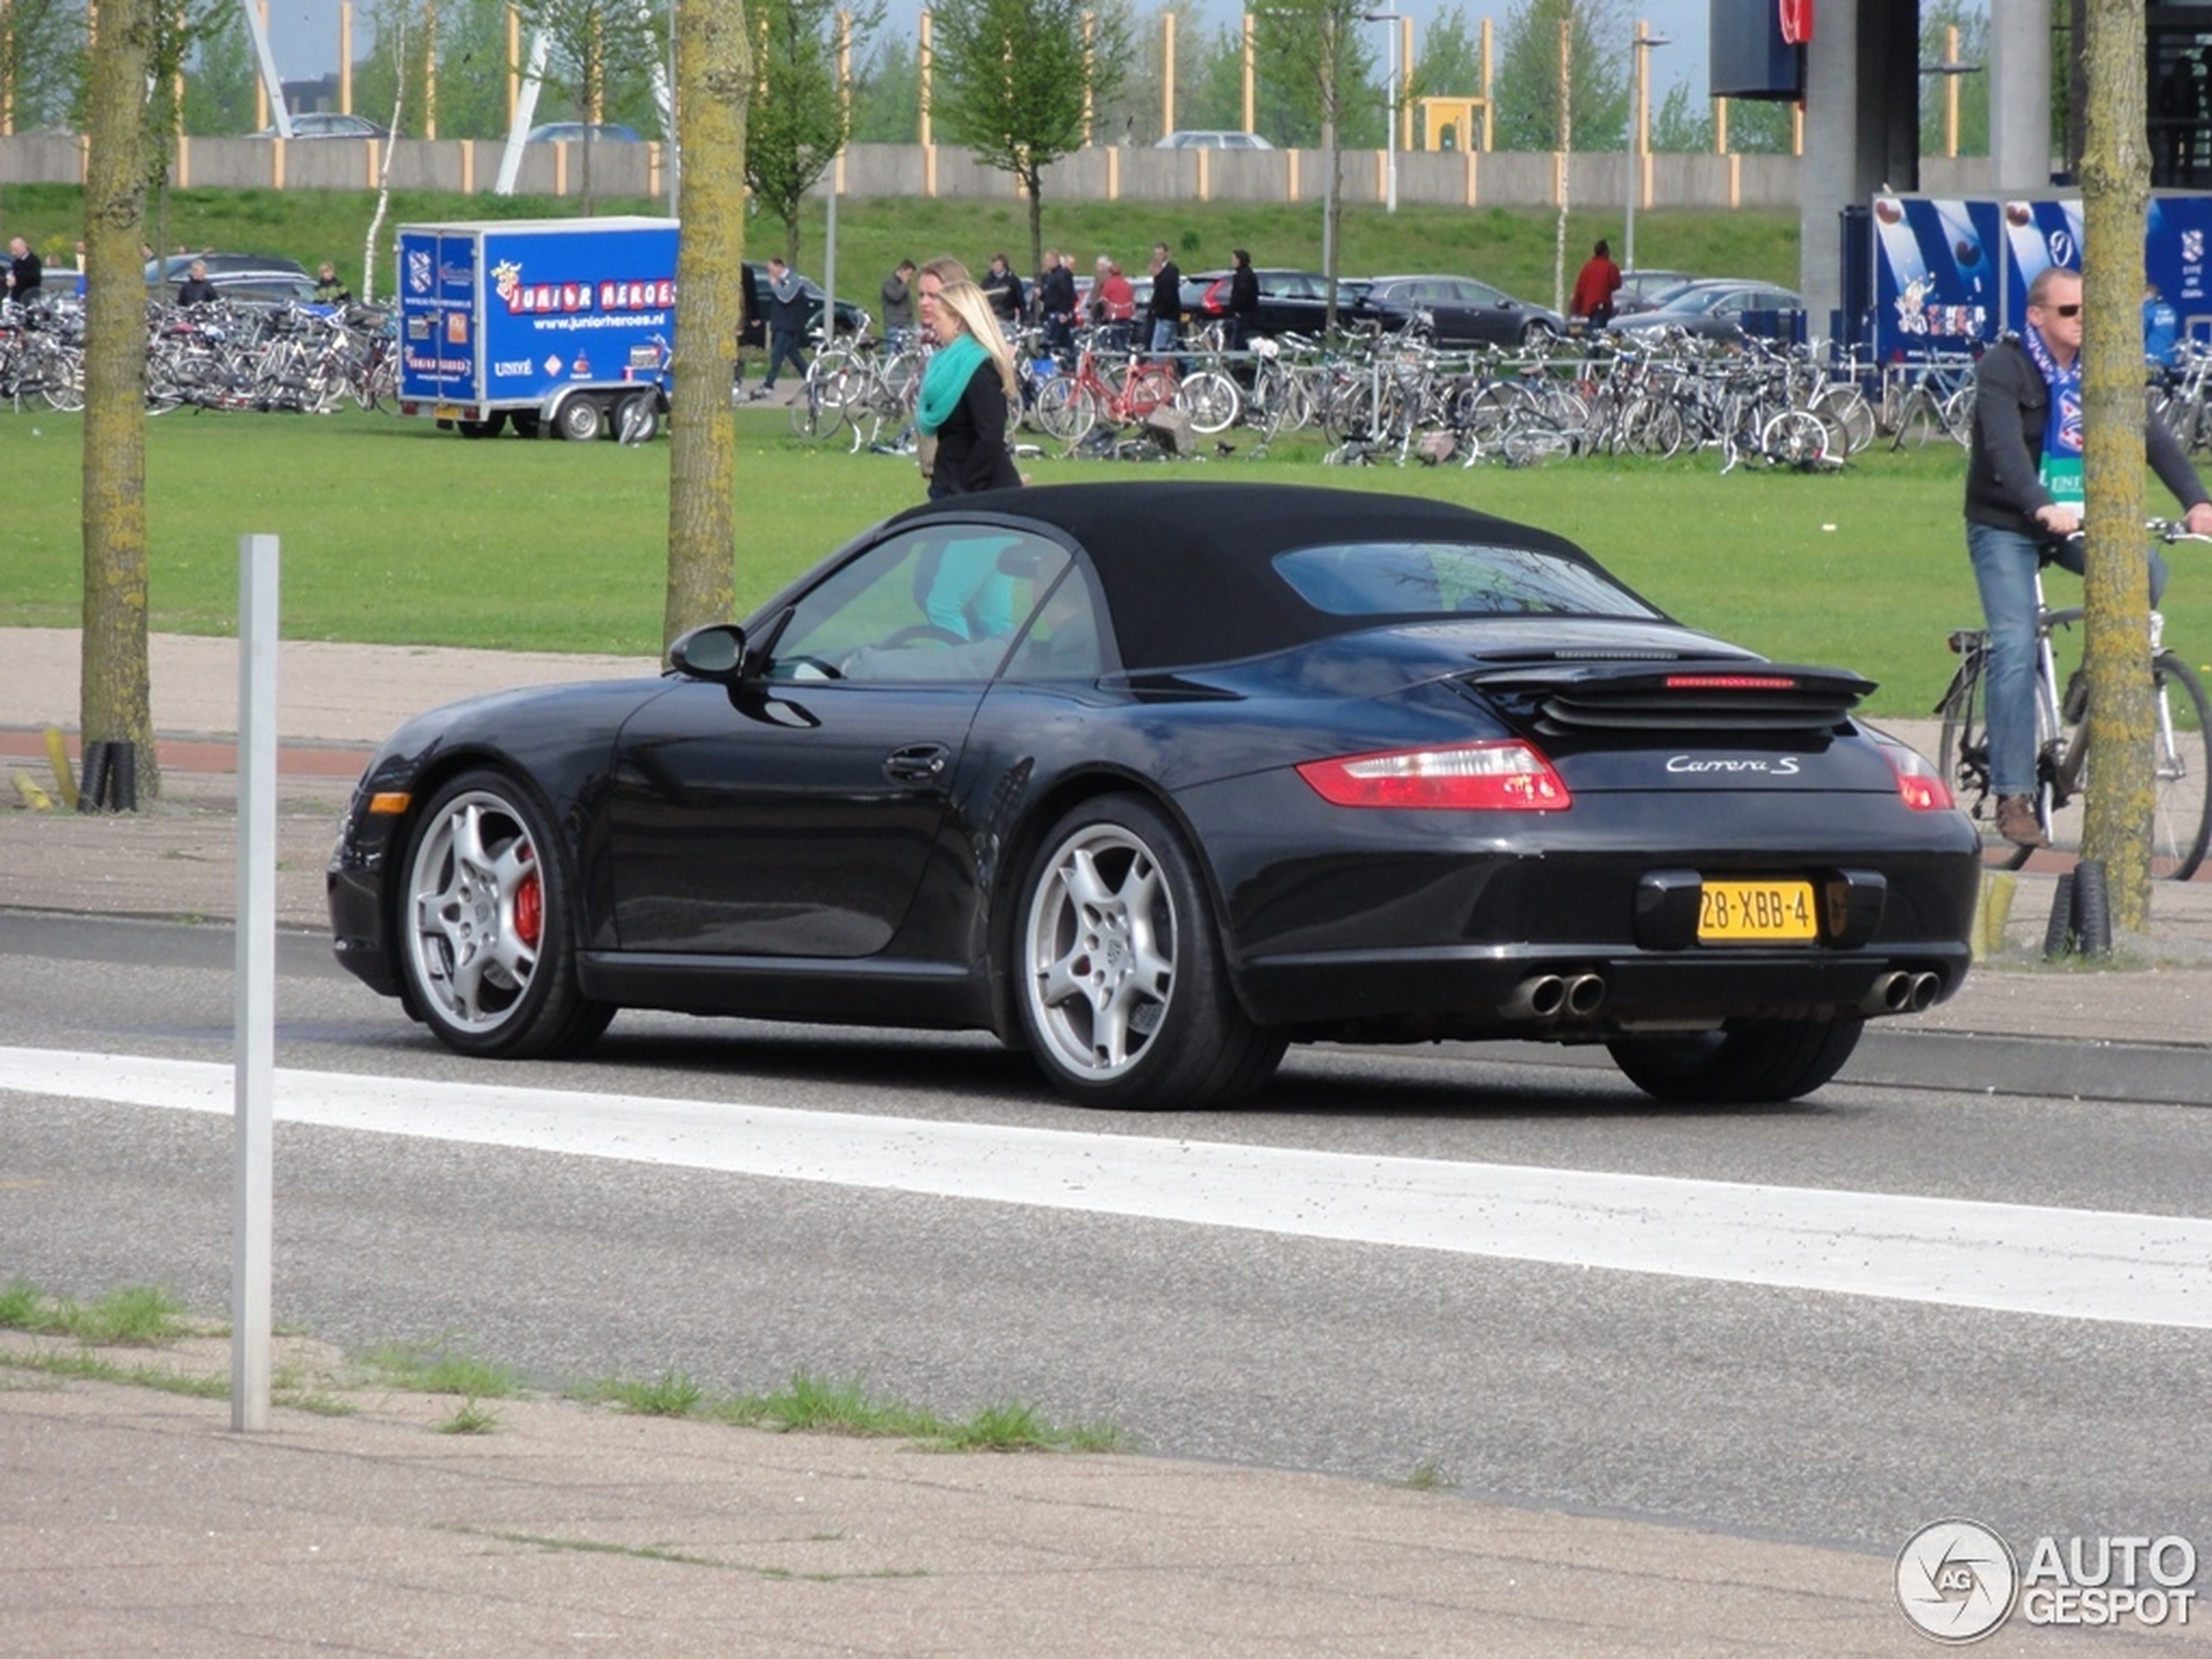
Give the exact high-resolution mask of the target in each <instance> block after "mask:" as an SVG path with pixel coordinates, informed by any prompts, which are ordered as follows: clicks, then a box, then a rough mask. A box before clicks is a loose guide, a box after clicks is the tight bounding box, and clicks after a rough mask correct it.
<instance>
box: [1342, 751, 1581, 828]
mask: <svg viewBox="0 0 2212 1659" xmlns="http://www.w3.org/2000/svg"><path fill="white" fill-rule="evenodd" d="M1298 776H1299V777H1301V778H1303V779H1305V781H1306V782H1307V783H1309V784H1311V785H1312V786H1313V790H1314V792H1315V793H1316V794H1318V795H1319V796H1320V797H1321V799H1324V800H1325V801H1328V802H1329V803H1331V804H1332V806H1423V807H1442V808H1444V809H1446V810H1447V811H1459V812H1489V813H1498V812H1505V813H1556V812H1563V811H1565V810H1566V809H1567V808H1568V807H1569V806H1573V805H1574V804H1575V798H1574V797H1573V796H1572V795H1570V794H1569V793H1568V791H1567V786H1566V785H1565V784H1564V783H1562V782H1561V780H1560V776H1559V774H1558V773H1557V772H1554V771H1553V770H1552V765H1551V762H1550V761H1548V760H1547V759H1544V757H1543V756H1542V755H1541V754H1539V753H1537V752H1536V751H1535V750H1534V749H1533V748H1531V747H1530V746H1529V745H1527V744H1525V743H1521V742H1505V743H1468V744H1460V745H1453V747H1451V748H1448V749H1393V750H1391V751H1389V752H1386V753H1382V754H1366V755H1345V756H1343V757H1340V758H1339V759H1334V760H1309V761H1307V762H1306V763H1305V765H1302V766H1300V767H1299V768H1298Z"/></svg>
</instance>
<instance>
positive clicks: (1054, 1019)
mask: <svg viewBox="0 0 2212 1659" xmlns="http://www.w3.org/2000/svg"><path fill="white" fill-rule="evenodd" d="M1023 937H1024V953H1023V958H1022V967H1023V971H1022V995H1024V996H1026V997H1027V998H1028V1001H1029V1014H1030V1018H1031V1021H1032V1022H1033V1024H1034V1026H1035V1029H1036V1031H1037V1032H1038V1034H1039V1035H1040V1036H1041V1037H1042V1041H1043V1042H1044V1044H1045V1045H1046V1047H1047V1048H1048V1049H1049V1051H1050V1052H1049V1054H1048V1055H1044V1056H1042V1057H1043V1058H1046V1059H1049V1061H1050V1062H1052V1063H1053V1064H1054V1065H1055V1066H1057V1067H1059V1068H1061V1069H1064V1070H1066V1071H1068V1072H1070V1073H1072V1074H1074V1075H1076V1076H1079V1077H1082V1078H1085V1079H1087V1080H1091V1081H1100V1080H1103V1079H1106V1078H1109V1077H1114V1076H1119V1075H1121V1074H1122V1073H1123V1072H1126V1071H1127V1070H1129V1069H1130V1067H1132V1066H1134V1065H1136V1064H1137V1063H1138V1062H1140V1061H1141V1060H1143V1057H1144V1055H1145V1054H1146V1052H1147V1051H1148V1049H1149V1048H1150V1044H1151V1042H1152V1040H1153V1038H1154V1037H1155V1036H1156V1035H1157V1034H1158V1032H1159V1031H1160V1029H1161V1028H1162V1026H1163V1024H1164V1022H1165V1021H1166V1018H1167V1013H1168V1006H1169V1003H1170V1000H1171V999H1172V997H1173V996H1174V994H1175V968H1176V945H1177V917H1176V914H1175V900H1174V896H1173V894H1172V893H1171V892H1170V887H1169V884H1168V882H1167V880H1165V878H1164V874H1163V871H1162V869H1161V866H1160V861H1159V859H1158V857H1157V854H1155V853H1154V852H1153V850H1152V849H1151V848H1150V846H1146V845H1145V843H1144V841H1143V840H1142V839H1140V838H1139V837H1138V836H1137V835H1136V834H1135V833H1132V832H1131V831H1130V830H1128V829H1126V828H1124V827H1123V826H1121V825H1118V824H1111V823H1092V824H1088V825H1085V826H1082V828H1080V829H1078V830H1076V833H1074V834H1072V835H1070V836H1069V837H1068V838H1067V840H1064V841H1062V843H1061V844H1060V846H1059V847H1058V848H1057V849H1056V850H1055V852H1054V853H1053V854H1052V856H1051V858H1050V859H1049V860H1047V862H1046V864H1045V867H1044V873H1043V874H1042V876H1041V877H1040V879H1039V880H1038V881H1037V884H1036V890H1035V892H1034V893H1033V894H1031V895H1030V899H1029V916H1028V927H1027V929H1026V930H1025V933H1024V935H1023Z"/></svg>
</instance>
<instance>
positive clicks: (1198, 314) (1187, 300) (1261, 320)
mask: <svg viewBox="0 0 2212 1659" xmlns="http://www.w3.org/2000/svg"><path fill="white" fill-rule="evenodd" d="M1252 274H1253V275H1254V276H1256V277H1258V279H1259V312H1258V317H1257V319H1256V320H1254V322H1253V324H1252V330H1253V332H1254V333H1255V334H1309V335H1312V336H1313V337H1315V338H1317V339H1318V338H1319V336H1320V335H1321V334H1322V333H1323V331H1324V329H1325V327H1326V319H1327V316H1328V311H1329V279H1328V278H1327V277H1326V276H1325V275H1324V274H1323V273H1320V272H1318V271H1284V270H1276V269H1273V268H1267V269H1262V268H1260V267H1258V266H1254V267H1253V270H1252ZM1354 299H1355V295H1354V294H1353V293H1352V291H1351V290H1350V289H1349V288H1348V287H1346V286H1345V284H1344V283H1343V282H1339V283H1338V284H1337V317H1338V319H1339V322H1348V321H1350V320H1351V318H1352V304H1353V301H1354ZM1183 310H1184V315H1186V316H1188V317H1190V319H1192V320H1194V321H1197V322H1213V321H1216V320H1218V319H1220V318H1223V317H1225V316H1227V315H1228V314H1229V273H1228V272H1226V271H1202V272H1200V273H1198V274H1197V275H1196V276H1186V277H1184V279H1183Z"/></svg>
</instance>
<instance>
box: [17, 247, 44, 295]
mask: <svg viewBox="0 0 2212 1659" xmlns="http://www.w3.org/2000/svg"><path fill="white" fill-rule="evenodd" d="M8 274H9V286H10V288H11V289H12V290H13V291H14V293H15V296H16V298H17V299H18V300H20V299H22V298H23V297H24V295H26V294H30V293H37V291H38V290H39V289H40V288H41V287H44V284H45V281H46V267H45V266H44V263H42V262H41V261H40V260H39V258H38V256H37V254H36V253H25V254H24V256H23V257H22V258H21V259H19V260H17V261H16V262H15V264H14V265H13V266H11V267H10V270H9V273H8Z"/></svg>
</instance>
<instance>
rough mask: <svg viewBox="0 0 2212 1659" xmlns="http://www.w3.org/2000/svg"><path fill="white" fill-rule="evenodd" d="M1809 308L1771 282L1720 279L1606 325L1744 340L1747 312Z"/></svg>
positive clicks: (1622, 331)
mask: <svg viewBox="0 0 2212 1659" xmlns="http://www.w3.org/2000/svg"><path fill="white" fill-rule="evenodd" d="M1804 308H1805V302H1804V295H1802V294H1800V293H1795V292H1793V291H1792V290H1791V289H1788V288H1779V287H1775V286H1774V284H1772V283H1770V282H1750V281H1737V280H1715V281H1706V282H1693V283H1691V284H1689V286H1688V287H1683V288H1679V289H1676V291H1675V292H1674V293H1671V294H1669V295H1668V296H1666V298H1665V301H1664V303H1663V304H1661V305H1657V306H1655V307H1653V308H1652V309H1650V310H1649V311H1639V312H1636V313H1635V314H1633V315H1630V316H1626V317H1615V318H1614V320H1612V321H1611V322H1609V323H1608V324H1606V327H1607V329H1608V331H1609V332H1612V333H1615V334H1638V333H1641V332H1642V331H1644V330H1646V329H1652V328H1680V329H1683V330H1685V331H1686V332H1688V333H1689V334H1696V335H1698V336H1699V337H1701V338H1703V339H1705V340H1718V341H1738V340H1741V339H1743V314H1744V313H1746V312H1791V311H1803V310H1804Z"/></svg>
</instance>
